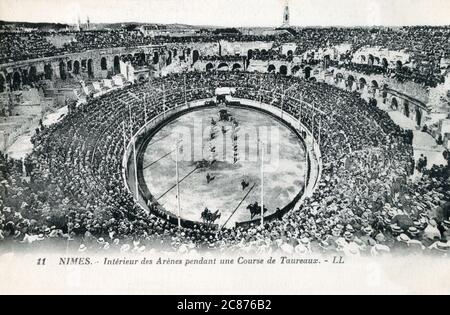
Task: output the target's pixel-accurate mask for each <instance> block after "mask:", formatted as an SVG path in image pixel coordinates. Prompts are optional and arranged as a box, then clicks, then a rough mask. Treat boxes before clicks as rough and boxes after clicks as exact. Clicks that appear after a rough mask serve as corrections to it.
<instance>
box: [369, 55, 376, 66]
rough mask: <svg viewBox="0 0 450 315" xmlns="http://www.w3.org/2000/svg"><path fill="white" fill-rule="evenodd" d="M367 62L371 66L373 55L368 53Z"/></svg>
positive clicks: (373, 60)
mask: <svg viewBox="0 0 450 315" xmlns="http://www.w3.org/2000/svg"><path fill="white" fill-rule="evenodd" d="M367 63H368V64H369V66H373V65H374V63H375V57H374V56H373V55H372V54H370V55H369V58H368V59H367Z"/></svg>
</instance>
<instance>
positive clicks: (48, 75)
mask: <svg viewBox="0 0 450 315" xmlns="http://www.w3.org/2000/svg"><path fill="white" fill-rule="evenodd" d="M44 77H45V79H47V80H51V79H52V78H53V68H52V65H51V64H46V65H45V66H44Z"/></svg>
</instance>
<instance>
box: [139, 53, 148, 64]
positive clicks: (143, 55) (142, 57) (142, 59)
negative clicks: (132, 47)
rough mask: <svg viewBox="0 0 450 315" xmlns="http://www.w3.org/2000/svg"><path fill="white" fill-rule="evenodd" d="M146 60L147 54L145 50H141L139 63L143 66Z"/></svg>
mask: <svg viewBox="0 0 450 315" xmlns="http://www.w3.org/2000/svg"><path fill="white" fill-rule="evenodd" d="M146 62H147V56H145V53H144V52H141V53H140V54H139V64H140V65H141V66H142V65H145V63H146Z"/></svg>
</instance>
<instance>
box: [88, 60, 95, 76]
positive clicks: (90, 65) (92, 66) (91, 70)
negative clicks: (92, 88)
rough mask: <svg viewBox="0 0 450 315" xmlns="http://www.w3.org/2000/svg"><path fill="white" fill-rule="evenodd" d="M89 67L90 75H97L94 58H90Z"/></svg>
mask: <svg viewBox="0 0 450 315" xmlns="http://www.w3.org/2000/svg"><path fill="white" fill-rule="evenodd" d="M87 69H88V76H89V77H90V78H93V77H94V76H95V73H94V60H92V59H89V60H88V63H87Z"/></svg>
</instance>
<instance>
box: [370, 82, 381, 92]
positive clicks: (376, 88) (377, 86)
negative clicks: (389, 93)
mask: <svg viewBox="0 0 450 315" xmlns="http://www.w3.org/2000/svg"><path fill="white" fill-rule="evenodd" d="M372 88H373V89H374V90H378V89H379V88H380V86H379V84H378V82H377V81H376V80H373V81H372Z"/></svg>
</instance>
